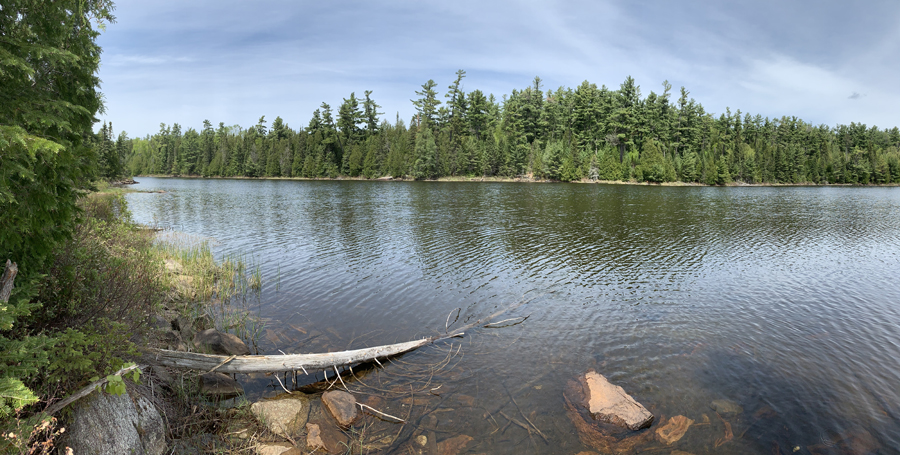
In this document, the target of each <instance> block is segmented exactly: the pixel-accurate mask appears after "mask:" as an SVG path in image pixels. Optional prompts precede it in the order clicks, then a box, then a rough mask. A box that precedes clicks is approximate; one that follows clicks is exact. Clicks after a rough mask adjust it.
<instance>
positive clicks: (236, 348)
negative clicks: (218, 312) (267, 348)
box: [194, 329, 250, 355]
mask: <svg viewBox="0 0 900 455" xmlns="http://www.w3.org/2000/svg"><path fill="white" fill-rule="evenodd" d="M194 347H195V348H197V350H199V351H200V352H203V353H206V354H217V355H249V354H250V349H248V348H247V345H246V344H244V342H243V341H241V339H240V338H238V337H236V336H234V335H232V334H230V333H223V332H219V331H218V330H216V329H207V330H204V331H202V332H199V333H197V334H196V335H194Z"/></svg>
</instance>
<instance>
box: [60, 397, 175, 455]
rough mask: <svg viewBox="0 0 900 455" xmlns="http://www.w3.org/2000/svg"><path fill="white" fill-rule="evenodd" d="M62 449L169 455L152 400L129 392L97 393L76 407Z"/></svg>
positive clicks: (86, 453) (90, 453)
mask: <svg viewBox="0 0 900 455" xmlns="http://www.w3.org/2000/svg"><path fill="white" fill-rule="evenodd" d="M66 429H67V430H68V431H66V438H65V440H64V441H63V445H61V447H65V446H68V447H71V448H72V450H73V451H74V453H77V454H79V455H82V454H84V455H100V454H104V455H105V454H110V455H113V454H122V453H142V454H151V455H160V454H163V453H165V452H166V428H165V424H164V423H163V418H162V416H161V415H160V414H159V411H158V410H157V409H156V407H155V406H153V404H152V403H150V401H149V400H147V399H146V398H144V397H143V396H140V395H139V394H137V393H136V392H133V391H131V390H129V391H128V392H126V393H125V394H124V395H110V394H108V393H103V392H94V393H92V394H90V395H88V396H87V397H86V398H84V399H82V400H81V402H80V403H79V404H78V405H76V406H75V407H74V411H73V414H72V418H71V421H70V423H69V425H67V428H66Z"/></svg>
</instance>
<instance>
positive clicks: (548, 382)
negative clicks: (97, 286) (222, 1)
mask: <svg viewBox="0 0 900 455" xmlns="http://www.w3.org/2000/svg"><path fill="white" fill-rule="evenodd" d="M137 180H138V181H139V182H140V183H139V184H138V185H135V186H134V188H135V189H138V190H164V191H166V193H163V194H145V193H131V194H128V195H127V198H128V201H129V204H130V209H131V211H132V212H133V214H134V218H135V220H136V221H137V222H140V223H145V224H154V225H157V226H160V227H165V228H170V229H173V230H176V231H180V232H185V233H189V234H195V235H199V236H204V237H207V238H209V239H211V242H212V244H213V245H214V251H215V253H216V254H217V255H218V256H219V257H225V256H227V255H242V256H244V257H245V258H246V259H247V260H248V261H251V262H253V263H255V264H258V265H259V267H260V269H261V272H262V276H263V287H262V290H261V292H260V293H259V294H258V295H257V296H256V297H255V299H256V300H254V301H253V302H251V304H250V307H251V310H252V311H253V312H254V314H256V315H258V316H259V317H260V318H261V319H262V321H263V322H264V324H265V326H264V328H261V329H260V331H259V336H257V337H255V339H254V340H246V341H248V344H251V345H253V349H254V350H255V351H257V352H259V353H274V354H277V353H279V351H283V352H285V353H301V352H318V351H336V350H344V349H353V348H362V347H368V346H375V345H380V344H389V343H395V342H401V341H408V340H412V339H416V338H421V337H423V336H432V335H437V334H440V333H444V332H445V326H446V325H447V324H448V315H450V314H451V313H452V314H454V315H455V314H456V311H455V310H456V309H459V314H460V317H459V321H457V322H456V323H455V326H461V325H463V324H466V323H468V322H472V321H475V320H477V319H479V318H481V317H484V316H486V315H489V314H491V313H494V312H495V311H497V310H498V309H501V308H505V307H507V306H511V305H515V304H517V303H522V302H524V303H522V304H521V305H520V306H518V307H515V308H514V309H512V310H511V311H510V312H508V313H507V314H504V315H503V316H502V317H501V319H507V318H514V317H525V316H528V318H527V319H526V320H525V321H524V322H522V323H520V324H517V325H512V326H508V327H502V328H478V329H473V330H470V331H468V332H467V334H466V336H465V337H464V338H458V339H452V340H448V341H442V342H439V343H437V344H435V345H432V346H427V347H424V348H421V349H419V350H418V351H415V352H412V353H409V354H406V355H404V356H402V357H400V358H398V359H395V360H393V361H392V362H382V364H383V366H384V367H383V368H381V367H377V366H376V367H369V368H368V369H365V370H363V369H360V370H361V371H356V372H355V373H357V376H358V377H359V379H358V380H350V378H349V377H347V376H345V379H346V380H348V383H347V384H346V385H347V387H349V388H350V389H351V390H353V391H354V392H357V393H358V396H359V397H360V398H361V399H369V400H371V401H370V402H371V403H375V404H377V407H378V408H379V409H380V410H382V411H384V412H388V413H390V414H393V415H396V416H399V417H403V418H408V420H409V421H410V424H408V425H400V424H392V423H387V422H381V421H378V420H377V419H374V418H372V417H368V418H367V420H366V422H369V423H368V424H367V425H368V426H367V427H365V428H364V430H365V431H367V432H368V435H396V434H398V433H400V434H401V435H402V436H403V438H405V440H407V441H408V442H407V443H409V442H411V441H413V440H414V439H415V438H414V435H418V434H423V435H426V436H427V437H430V438H432V439H435V438H436V439H437V440H438V441H440V440H444V439H447V438H451V437H454V436H457V435H467V436H469V437H471V438H473V439H472V441H471V442H469V443H468V444H467V445H466V448H465V451H464V453H485V452H486V453H567V454H575V453H577V452H579V451H582V450H590V447H587V446H585V445H583V444H582V442H581V441H580V440H579V437H578V434H577V431H576V428H575V426H574V424H573V421H572V420H571V419H570V418H569V417H570V416H569V415H567V412H566V406H565V400H564V398H563V390H564V389H565V387H566V384H567V381H569V380H571V379H573V378H575V377H576V376H577V375H579V374H581V373H584V372H585V371H587V370H588V369H595V370H596V371H597V372H599V373H600V374H603V375H604V376H606V377H607V378H608V379H609V380H610V381H611V382H613V383H614V384H617V385H620V386H622V387H623V388H624V389H625V391H626V392H628V393H629V394H631V395H632V396H633V397H634V398H635V399H636V400H638V401H639V402H641V403H642V404H643V405H644V406H646V407H647V408H648V409H649V410H650V411H651V412H653V413H654V415H656V417H657V421H656V422H654V424H653V427H652V428H651V430H645V431H655V428H657V427H658V426H659V425H661V424H663V423H665V422H664V421H663V422H660V421H659V418H660V417H661V416H664V417H665V418H666V419H668V418H669V417H672V416H677V415H683V416H686V417H688V418H690V419H692V420H693V421H694V422H695V423H694V425H693V426H691V427H690V428H689V429H688V431H687V433H686V434H685V435H684V437H683V438H681V440H679V441H677V442H675V443H674V444H672V445H671V446H665V445H664V444H662V443H660V442H648V443H647V444H645V445H642V446H639V449H640V450H647V451H651V452H655V453H666V454H668V453H669V452H670V451H671V450H676V449H677V450H683V451H687V452H691V453H694V454H701V453H760V454H772V453H776V454H777V453H784V454H790V453H801V454H808V453H816V454H819V453H822V454H824V453H898V452H897V448H900V286H898V283H900V280H898V278H900V189H898V188H852V187H727V188H714V187H657V186H629V185H591V184H527V183H469V182H369V181H289V180H201V179H167V178H147V177H144V178H138V179H137ZM453 320H454V318H453V317H452V316H451V317H450V319H449V322H453ZM518 321H519V320H516V321H512V322H518ZM453 327H454V326H451V327H450V329H451V330H452V328H453ZM310 373H313V372H310ZM301 376H303V375H302V373H301ZM280 377H281V378H282V379H284V376H280ZM322 377H323V374H322V373H321V372H319V373H318V374H317V378H318V379H319V380H320V379H322ZM329 378H331V379H334V373H333V372H332V374H331V375H330V376H329ZM238 379H239V380H241V381H242V383H243V384H244V385H245V387H246V388H247V390H248V394H249V396H250V398H252V399H255V398H258V397H260V396H274V395H276V394H278V393H281V392H282V389H281V386H280V385H279V383H278V382H277V381H276V379H274V378H273V377H272V376H268V377H267V376H262V375H258V376H253V377H250V376H246V375H239V377H238ZM315 380H316V379H313V378H312V376H309V377H306V378H303V377H301V379H300V381H301V385H302V384H304V383H311V382H315ZM289 384H290V383H289ZM338 387H343V386H340V384H338ZM722 400H725V401H724V402H727V403H729V404H730V405H731V407H732V408H733V409H732V410H731V411H730V412H724V411H723V412H721V413H718V414H717V412H716V410H714V409H713V407H714V405H712V404H711V403H713V402H714V401H716V402H717V403H722V402H723V401H722ZM719 410H720V411H721V409H719ZM525 416H527V419H525V418H524V417H525ZM526 420H530V421H531V422H532V423H533V424H534V426H535V427H537V428H539V429H540V430H541V432H542V433H543V435H544V436H545V437H546V440H544V438H543V437H542V436H540V435H538V434H537V433H536V432H530V431H527V430H526V428H530V425H529V424H527V423H526V422H525V421H526ZM516 422H518V423H516ZM522 423H525V424H524V425H521V426H520V425H519V424H522ZM401 427H402V428H401ZM360 431H362V430H360ZM729 432H730V433H731V435H732V437H731V438H729V437H728V433H729ZM625 436H626V434H624V433H623V434H617V435H615V437H617V438H624V437H625ZM663 447H665V448H663ZM854 448H855V449H854ZM393 449H395V450H396V449H397V446H396V445H395V446H394V447H393ZM795 449H797V450H796V452H794V451H795ZM850 449H853V450H858V451H857V452H852V451H847V450H850ZM829 450H830V451H829ZM860 450H862V451H860Z"/></svg>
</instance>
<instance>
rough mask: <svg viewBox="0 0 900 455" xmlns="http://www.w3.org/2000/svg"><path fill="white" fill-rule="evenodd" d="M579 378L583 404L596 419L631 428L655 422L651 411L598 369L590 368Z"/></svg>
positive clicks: (642, 426) (634, 428) (638, 428)
mask: <svg viewBox="0 0 900 455" xmlns="http://www.w3.org/2000/svg"><path fill="white" fill-rule="evenodd" d="M578 380H579V382H580V383H581V385H582V388H583V394H584V403H583V405H585V406H586V407H587V408H588V410H589V411H590V413H591V416H593V417H594V418H595V419H598V420H601V421H603V422H608V423H611V424H613V425H617V426H620V427H624V428H628V429H629V430H640V429H641V428H646V427H649V426H650V424H651V423H652V422H653V414H651V413H650V411H648V410H647V409H646V408H645V407H644V406H642V405H641V404H640V403H638V402H637V401H635V400H634V398H631V396H630V395H628V394H627V393H625V390H624V389H622V388H621V387H619V386H617V385H614V384H612V383H610V382H609V381H607V380H606V378H605V377H603V375H601V374H599V373H597V372H596V371H594V370H588V372H587V373H585V374H584V375H583V376H580V377H579V378H578Z"/></svg>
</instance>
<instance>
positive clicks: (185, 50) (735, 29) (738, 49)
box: [98, 0, 900, 137]
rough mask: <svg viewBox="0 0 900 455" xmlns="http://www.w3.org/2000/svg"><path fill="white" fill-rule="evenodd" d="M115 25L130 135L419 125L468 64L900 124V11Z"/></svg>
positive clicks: (593, 11) (834, 119)
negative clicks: (324, 107)
mask: <svg viewBox="0 0 900 455" xmlns="http://www.w3.org/2000/svg"><path fill="white" fill-rule="evenodd" d="M114 14H115V16H116V22H115V23H113V24H109V25H107V27H106V30H105V31H104V32H103V33H102V34H101V36H100V37H99V38H98V42H99V44H100V45H101V47H102V48H103V54H102V57H101V68H100V73H99V76H100V78H101V80H102V83H101V91H102V92H103V94H104V97H105V103H106V113H105V114H103V115H101V116H99V118H100V119H101V120H103V121H111V122H112V123H113V127H114V131H115V133H116V134H118V133H119V132H121V131H126V132H127V133H128V135H129V137H143V136H145V135H147V134H153V133H155V132H157V131H159V128H160V123H165V124H167V125H171V124H173V123H178V124H180V125H182V128H183V129H187V128H188V127H193V128H195V129H200V128H201V127H202V123H203V120H204V119H208V120H210V121H211V122H212V123H213V125H218V123H219V122H224V123H225V124H226V125H235V124H238V125H241V126H243V127H248V126H251V125H255V124H256V123H257V121H258V119H259V118H260V117H261V116H265V117H266V121H267V122H268V124H269V125H271V122H272V120H274V119H275V117H276V116H280V117H281V118H282V119H283V120H284V121H285V122H286V123H287V124H288V125H289V126H291V127H292V128H294V129H297V128H299V127H305V126H306V125H307V124H308V122H309V119H310V117H311V116H312V113H313V111H314V110H315V109H317V108H318V107H319V106H320V105H321V104H322V102H326V103H328V104H330V105H331V106H332V108H333V109H334V110H335V111H336V110H337V108H338V107H339V106H340V104H341V102H342V101H343V99H344V98H349V97H350V93H351V92H355V93H356V96H357V97H358V98H363V96H364V95H363V93H364V92H365V91H366V90H371V91H372V99H374V100H375V101H376V102H377V103H378V104H379V105H381V106H382V108H381V109H380V111H381V112H384V113H385V114H384V116H383V117H382V118H385V119H387V120H388V121H390V122H394V121H395V119H396V117H397V116H398V115H399V116H400V118H402V119H404V121H406V122H407V123H408V121H409V119H410V117H411V116H412V115H413V113H414V107H413V104H412V102H411V101H410V100H411V99H413V98H416V94H415V92H416V91H417V90H421V86H422V84H424V83H425V82H426V81H428V80H429V79H433V80H434V81H435V82H436V83H437V88H438V92H439V96H440V99H441V100H443V99H444V98H443V95H444V94H446V92H447V87H448V86H449V85H450V84H451V82H453V79H454V78H455V73H456V71H457V70H459V69H463V70H465V71H466V77H465V79H464V80H463V84H462V85H463V88H464V90H465V91H466V92H470V91H473V90H475V89H480V90H482V91H483V92H485V93H493V94H494V95H495V96H496V97H497V98H498V99H500V98H501V97H502V95H504V94H507V95H508V94H509V93H511V92H512V90H513V89H523V88H525V87H528V86H529V85H530V84H531V82H532V81H533V79H534V77H535V76H539V77H540V78H541V79H542V80H543V84H544V88H545V90H547V89H552V90H555V89H556V88H559V87H572V88H575V87H577V86H578V85H579V84H581V82H582V81H585V80H587V81H589V82H591V83H595V84H597V85H598V86H600V85H606V86H607V87H610V88H618V87H619V85H620V84H621V83H622V81H624V80H625V78H626V77H627V76H629V75H630V76H632V77H633V78H634V79H635V81H636V82H637V84H639V85H640V88H641V93H642V95H643V96H647V95H649V94H650V92H651V91H654V92H656V93H657V94H659V93H661V92H662V90H663V87H662V83H663V81H665V80H668V81H669V83H671V84H672V86H673V92H675V93H674V94H673V99H677V94H678V89H679V87H681V86H684V87H685V88H687V89H688V90H689V91H690V96H691V97H692V98H694V99H696V100H697V101H698V102H700V103H701V104H703V106H704V108H705V109H706V111H707V112H711V113H713V114H715V115H716V116H718V115H719V114H721V113H724V112H725V109H726V108H730V109H731V111H732V112H735V111H736V110H738V109H740V110H741V112H742V113H750V114H752V115H756V114H760V115H762V116H764V117H771V118H775V117H781V116H797V117H799V118H801V119H803V120H805V121H807V122H809V123H812V124H813V125H819V124H825V125H828V126H835V125H837V124H849V123H850V122H856V123H864V124H866V125H868V126H870V127H871V126H878V127H879V128H885V127H887V128H891V127H894V126H900V2H897V1H896V0H886V1H880V0H871V1H867V2H865V4H864V5H863V4H861V3H857V2H847V1H833V0H815V1H813V0H796V1H795V0H753V1H728V2H710V1H673V0H649V1H640V2H636V1H627V0H622V1H618V0H610V1H603V0H600V1H556V2H554V1H540V2H530V1H520V2H512V1H490V0H480V1H469V0H458V1H453V2H435V1H391V0H385V1H340V0H338V1H314V2H313V1H254V2H247V1H242V2H236V1H232V0H215V1H208V0H190V1H184V0H179V1H174V0H154V1H152V2H148V1H136V0H121V1H118V2H116V11H115V13H114ZM98 128H99V126H98Z"/></svg>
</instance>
